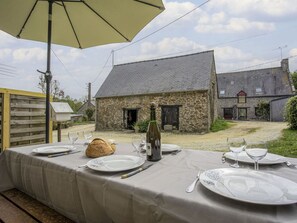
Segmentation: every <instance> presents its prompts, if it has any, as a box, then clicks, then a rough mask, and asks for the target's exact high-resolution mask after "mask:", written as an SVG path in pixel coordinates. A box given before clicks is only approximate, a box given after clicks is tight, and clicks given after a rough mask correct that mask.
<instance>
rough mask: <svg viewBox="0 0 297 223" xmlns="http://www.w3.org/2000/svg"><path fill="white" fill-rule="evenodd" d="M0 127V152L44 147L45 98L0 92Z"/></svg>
mask: <svg viewBox="0 0 297 223" xmlns="http://www.w3.org/2000/svg"><path fill="white" fill-rule="evenodd" d="M50 125H51V126H52V123H50ZM51 126H50V142H52V127H51ZM0 127H1V128H0V150H1V151H2V150H5V149H7V148H9V147H15V146H23V145H29V144H30V145H31V144H42V143H45V95H44V94H41V93H35V92H27V91H19V90H11V89H4V88H0Z"/></svg>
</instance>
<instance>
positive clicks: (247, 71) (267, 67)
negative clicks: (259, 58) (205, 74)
mask: <svg viewBox="0 0 297 223" xmlns="http://www.w3.org/2000/svg"><path fill="white" fill-rule="evenodd" d="M276 68H279V69H281V68H282V67H267V68H261V69H254V70H243V71H234V72H223V73H217V74H218V75H220V74H235V73H243V72H254V71H258V70H269V69H276Z"/></svg>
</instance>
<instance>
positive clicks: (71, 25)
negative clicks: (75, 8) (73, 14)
mask: <svg viewBox="0 0 297 223" xmlns="http://www.w3.org/2000/svg"><path fill="white" fill-rule="evenodd" d="M62 4H63V8H64V10H65V13H66V15H67V18H68V21H69V23H70V25H71V28H72V31H73V33H74V35H75V38H76V41H77V43H78V46H79V48H80V49H82V47H81V45H80V42H79V39H78V36H77V33H76V32H75V29H74V26H73V24H72V22H71V19H70V16H69V14H68V11H67V9H66V6H65V4H64V1H63V0H62Z"/></svg>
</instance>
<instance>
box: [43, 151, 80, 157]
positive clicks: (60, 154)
mask: <svg viewBox="0 0 297 223" xmlns="http://www.w3.org/2000/svg"><path fill="white" fill-rule="evenodd" d="M79 152H80V150H76V151H69V152H64V153H56V154H51V155H48V156H47V157H48V158H52V157H57V156H64V155H68V154H74V153H79Z"/></svg>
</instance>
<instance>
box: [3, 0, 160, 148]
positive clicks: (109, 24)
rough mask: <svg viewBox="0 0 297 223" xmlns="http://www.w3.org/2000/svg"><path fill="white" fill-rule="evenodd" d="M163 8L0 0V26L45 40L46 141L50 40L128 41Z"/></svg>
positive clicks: (101, 1) (155, 0) (105, 1)
mask: <svg viewBox="0 0 297 223" xmlns="http://www.w3.org/2000/svg"><path fill="white" fill-rule="evenodd" d="M163 10H164V5H163V3H162V0H1V1H0V30H3V31H5V32H7V33H9V34H11V35H12V36H15V37H17V38H22V39H28V40H35V41H41V42H47V69H46V72H42V73H43V74H44V75H45V79H46V143H48V142H49V121H50V107H49V106H50V82H51V79H52V74H51V43H55V44H59V45H64V46H70V47H75V48H80V49H83V48H88V47H92V46H98V45H104V44H108V43H119V42H126V41H131V40H132V39H133V38H134V37H135V35H136V34H137V33H138V32H139V31H140V30H141V29H142V28H143V27H144V26H145V25H147V24H148V23H149V22H150V21H151V20H152V19H153V18H155V17H156V16H157V15H158V14H160V13H161V12H162V11H163Z"/></svg>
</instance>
